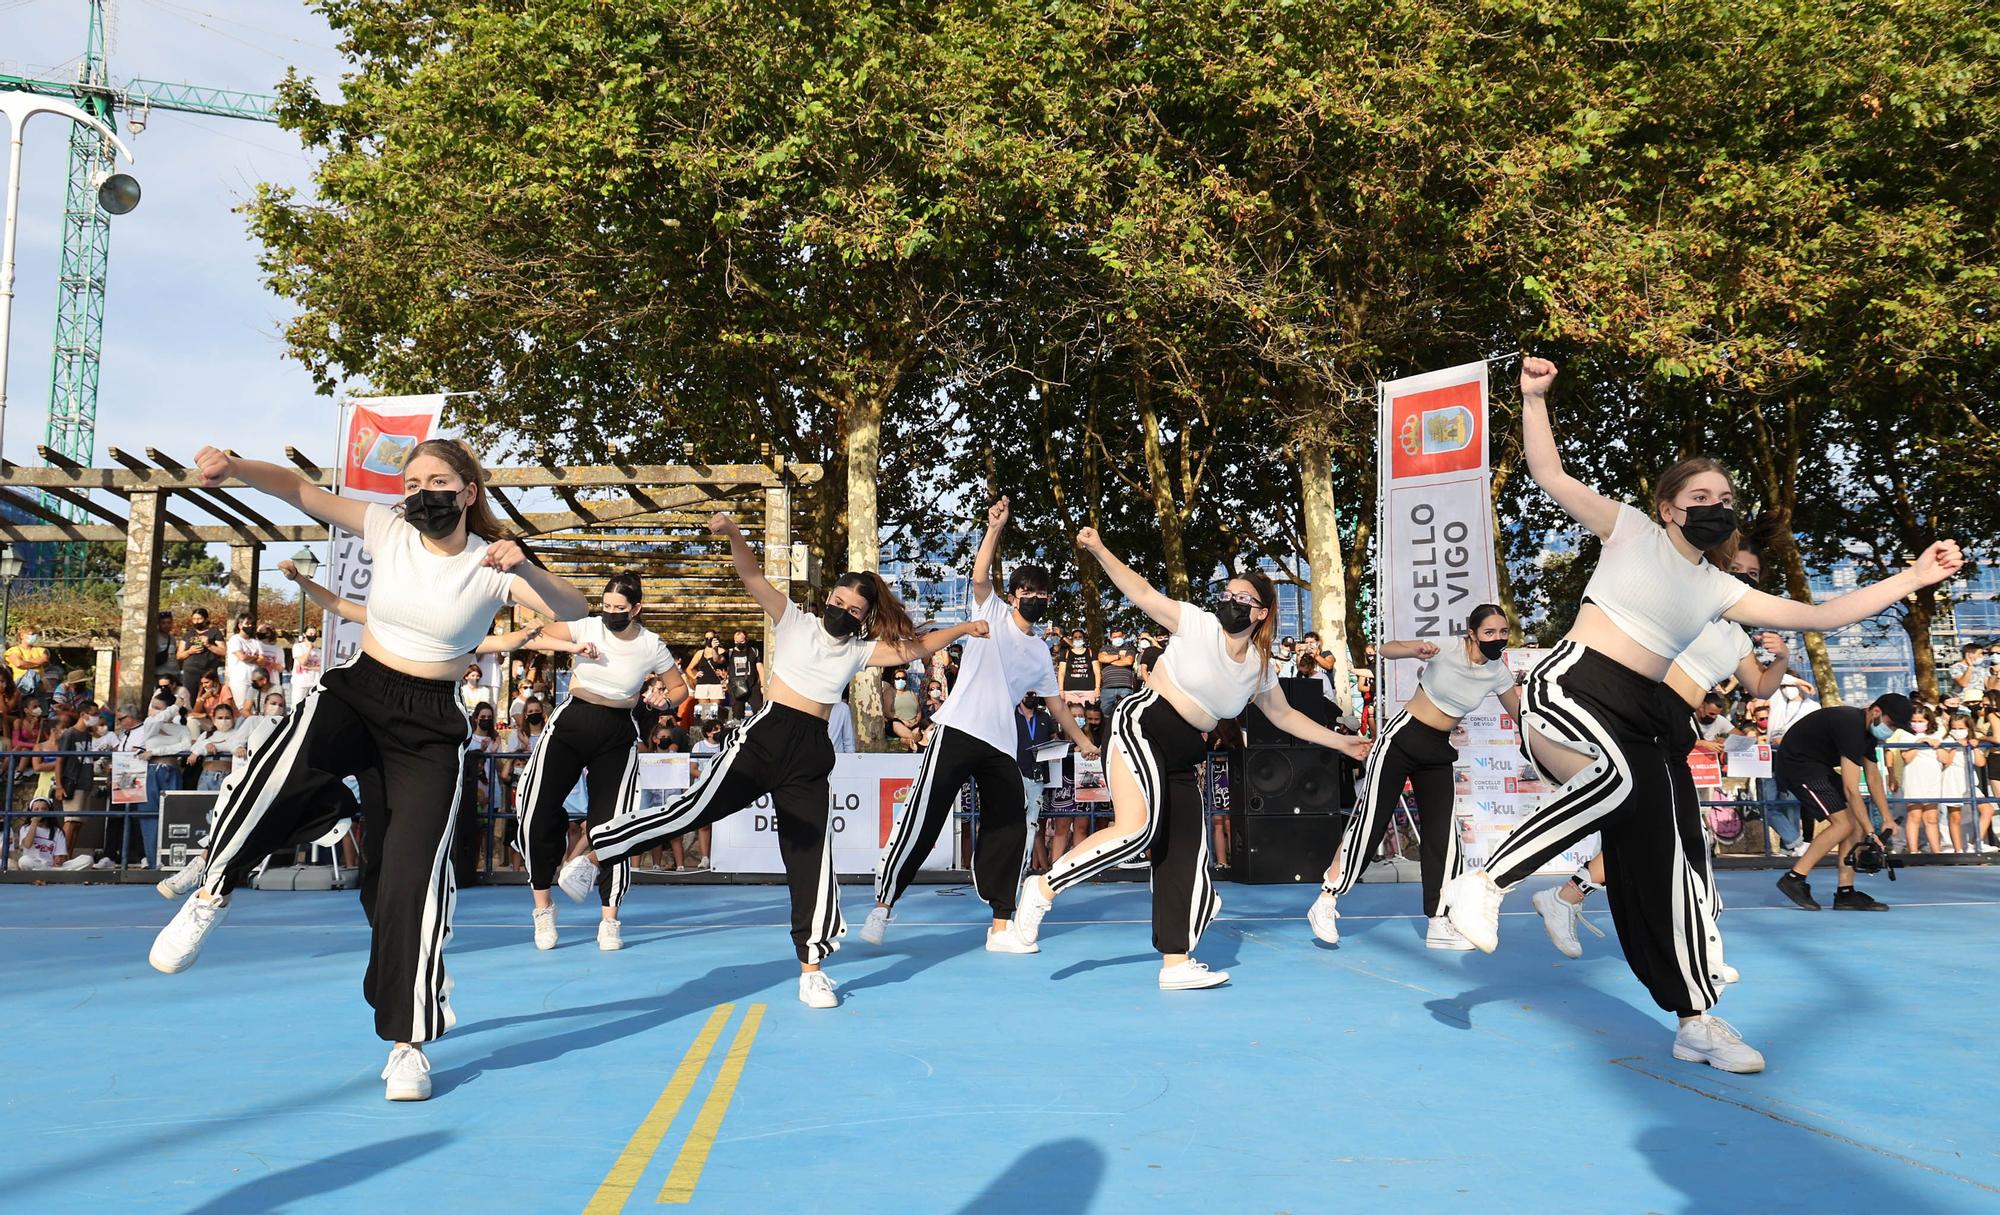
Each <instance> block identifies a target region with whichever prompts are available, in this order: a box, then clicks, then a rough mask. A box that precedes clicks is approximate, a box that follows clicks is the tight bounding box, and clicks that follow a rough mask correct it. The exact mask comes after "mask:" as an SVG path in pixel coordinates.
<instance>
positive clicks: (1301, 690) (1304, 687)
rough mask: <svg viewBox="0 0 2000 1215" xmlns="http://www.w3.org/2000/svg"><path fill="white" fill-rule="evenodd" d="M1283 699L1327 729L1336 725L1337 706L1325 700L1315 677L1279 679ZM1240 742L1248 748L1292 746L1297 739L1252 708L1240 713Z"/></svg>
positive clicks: (1323, 687) (1338, 715)
mask: <svg viewBox="0 0 2000 1215" xmlns="http://www.w3.org/2000/svg"><path fill="white" fill-rule="evenodd" d="M1278 687H1279V689H1280V690H1282V691H1283V692H1284V694H1285V700H1286V701H1287V702H1288V703H1289V704H1290V705H1291V706H1292V707H1293V708H1294V709H1297V710H1298V711H1299V712H1301V713H1304V714H1305V715H1306V716H1307V717H1310V718H1312V719H1313V720H1314V721H1316V722H1318V723H1319V724H1320V725H1322V726H1325V727H1326V728H1327V729H1329V730H1331V729H1333V728H1334V727H1335V726H1336V725H1338V724H1339V723H1340V706H1338V705H1336V704H1334V703H1333V701H1332V700H1330V699H1328V698H1327V695H1326V685H1325V684H1323V683H1321V682H1320V681H1319V680H1318V679H1316V678H1306V679H1280V680H1279V681H1278ZM1243 742H1244V745H1246V746H1251V747H1295V746H1297V745H1298V742H1299V740H1298V739H1296V738H1293V737H1292V736H1291V735H1289V734H1287V733H1285V732H1284V731H1283V730H1280V729H1278V728H1277V727H1276V726H1273V725H1272V724H1271V721H1270V719H1269V718H1267V717H1265V716H1264V711H1263V710H1262V709H1260V708H1258V707H1257V706H1256V705H1254V704H1253V705H1250V706H1249V707H1247V708H1245V709H1244V710H1243Z"/></svg>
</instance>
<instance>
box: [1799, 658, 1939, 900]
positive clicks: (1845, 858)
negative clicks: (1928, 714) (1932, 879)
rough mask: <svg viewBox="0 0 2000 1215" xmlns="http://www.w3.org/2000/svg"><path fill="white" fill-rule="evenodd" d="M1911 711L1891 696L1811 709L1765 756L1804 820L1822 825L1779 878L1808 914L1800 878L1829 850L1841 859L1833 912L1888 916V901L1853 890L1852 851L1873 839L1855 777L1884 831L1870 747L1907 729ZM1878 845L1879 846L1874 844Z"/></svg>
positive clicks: (1883, 796) (1884, 803)
mask: <svg viewBox="0 0 2000 1215" xmlns="http://www.w3.org/2000/svg"><path fill="white" fill-rule="evenodd" d="M1914 712H1915V707H1914V706H1913V705H1911V703H1910V698H1909V697H1907V696H1903V695H1900V694H1898V693H1895V692H1891V693H1889V694H1888V695H1886V696H1880V697H1877V698H1876V700H1875V703H1873V704H1871V705H1869V706H1868V707H1867V708H1866V709H1857V708H1854V707H1853V706H1851V705H1834V706H1831V707H1828V708H1823V709H1815V710H1813V711H1812V712H1810V713H1808V714H1806V715H1805V716H1804V717H1801V718H1799V719H1798V720H1797V721H1795V722H1793V723H1792V727H1791V729H1789V730H1787V731H1785V737H1784V740H1783V741H1782V742H1780V743H1779V744H1778V746H1777V749H1776V750H1775V751H1773V752H1772V754H1771V775H1772V776H1773V777H1774V778H1775V779H1776V780H1777V782H1778V787H1779V788H1780V789H1783V790H1784V791H1785V792H1787V793H1790V794H1791V795H1792V796H1793V797H1796V798H1797V799H1798V800H1799V809H1800V811H1801V812H1802V813H1804V814H1805V815H1806V816H1807V817H1808V818H1809V819H1815V820H1819V821H1821V822H1823V823H1824V825H1823V826H1822V827H1820V828H1819V830H1818V832H1817V833H1816V834H1815V835H1814V836H1813V842H1812V844H1811V846H1810V847H1808V848H1807V849H1806V851H1805V855H1803V856H1801V857H1800V858H1799V859H1798V863H1797V864H1795V865H1793V866H1792V868H1791V871H1790V872H1788V873H1786V874H1785V876H1783V877H1781V878H1779V879H1778V890H1779V891H1780V892H1781V893H1782V894H1783V895H1784V896H1785V897H1786V898H1788V899H1790V900H1791V901H1792V902H1794V903H1797V904H1798V905H1799V906H1800V907H1803V908H1804V909H1805V910H1807V911H1818V910H1819V909H1820V905H1819V903H1818V902H1816V901H1815V900H1814V899H1813V896H1812V889H1811V887H1809V886H1808V885H1807V884H1806V875H1807V874H1809V873H1811V872H1812V867H1813V866H1814V865H1817V864H1819V862H1820V860H1821V859H1822V858H1823V857H1825V856H1826V854H1827V853H1829V852H1832V853H1834V855H1835V856H1837V857H1838V858H1839V861H1838V863H1839V866H1840V886H1839V888H1838V889H1836V890H1835V891H1834V895H1833V909H1834V910H1835V911H1887V910H1889V907H1888V904H1886V903H1881V902H1878V901H1876V900H1875V899H1872V898H1870V897H1868V895H1866V894H1864V893H1862V892H1861V891H1859V890H1856V889H1855V888H1854V864H1853V852H1852V849H1853V848H1854V846H1855V845H1857V844H1859V843H1861V841H1863V840H1864V839H1869V838H1873V837H1874V835H1875V832H1874V830H1873V829H1872V828H1871V827H1870V826H1869V822H1868V807H1867V805H1866V803H1864V802H1863V801H1862V800H1861V779H1862V777H1863V775H1864V774H1865V775H1866V776H1867V778H1868V795H1869V796H1870V797H1872V798H1874V799H1875V806H1876V808H1877V809H1878V810H1880V811H1881V812H1882V830H1883V832H1884V833H1885V834H1886V833H1888V832H1891V831H1894V830H1895V829H1896V823H1895V820H1894V819H1893V818H1891V817H1890V814H1889V798H1888V792H1887V790H1888V787H1889V786H1888V782H1887V781H1885V780H1884V779H1883V777H1882V767H1881V765H1880V764H1878V763H1876V762H1875V745H1876V743H1878V742H1880V741H1881V740H1883V739H1886V738H1888V737H1889V736H1890V734H1891V733H1893V732H1894V731H1895V730H1897V729H1902V730H1907V729H1909V728H1910V718H1911V716H1912V714H1913V713H1914ZM1877 843H1878V844H1879V843H1880V841H1879V840H1877Z"/></svg>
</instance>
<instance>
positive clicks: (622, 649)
mask: <svg viewBox="0 0 2000 1215" xmlns="http://www.w3.org/2000/svg"><path fill="white" fill-rule="evenodd" d="M643 598H644V595H643V593H642V590H641V588H640V585H639V575H638V574H636V573H634V572H632V571H631V570H624V571H621V572H619V573H616V574H613V575H611V580H610V581H609V582H606V583H605V584H604V593H603V594H602V595H601V596H600V597H599V599H598V607H599V614H598V615H596V616H593V617H590V618H588V619H585V620H578V621H575V622H573V623H570V624H552V625H550V626H549V627H548V629H547V631H546V632H545V633H544V636H548V637H551V638H553V639H554V640H556V641H559V642H569V643H571V644H580V645H582V646H584V647H585V649H586V650H588V651H589V656H579V657H578V658H577V660H576V661H575V664H574V665H573V666H572V667H571V668H570V676H569V699H568V700H565V701H564V702H563V703H562V704H561V705H560V706H558V707H557V709H556V711H555V714H554V715H553V716H552V717H550V718H549V725H548V729H547V731H546V732H545V733H544V735H543V737H542V741H541V745H539V746H537V747H536V748H535V753H534V754H533V755H532V756H530V757H529V759H528V770H527V773H526V775H525V777H524V778H523V780H522V782H521V807H522V815H523V821H522V823H521V851H522V852H524V853H525V854H526V855H527V859H528V885H529V886H530V887H531V888H532V889H533V891H534V896H535V910H534V922H535V948H537V949H553V948H555V944H556V905H555V900H553V899H551V898H550V897H549V882H550V879H551V878H552V877H553V876H554V875H555V872H556V866H557V865H558V864H560V863H561V861H562V857H563V852H564V851H565V847H566V844H567V839H566V835H567V826H568V822H569V816H568V815H567V814H565V813H564V812H563V798H565V797H567V796H568V795H569V791H570V790H571V789H572V788H573V787H575V785H576V780H577V777H578V776H581V775H583V773H584V772H586V771H588V772H589V774H590V775H589V790H590V813H589V816H588V817H589V822H590V825H591V826H593V827H594V826H597V825H598V824H600V823H605V822H609V821H610V819H611V816H612V815H613V814H618V813H624V812H625V811H628V810H630V809H632V807H633V805H634V804H635V803H634V801H633V799H634V798H635V797H637V796H638V792H639V719H638V704H639V696H640V694H641V693H643V692H644V691H645V690H646V681H647V680H648V679H650V678H652V677H653V676H655V675H658V676H660V677H661V678H662V679H664V680H665V681H666V685H667V696H668V698H669V703H678V702H680V701H682V700H685V699H687V697H688V695H689V693H688V686H687V682H686V681H685V680H683V679H682V678H681V668H680V664H679V663H678V662H676V661H675V660H674V655H673V651H671V650H669V649H667V646H666V643H665V642H663V641H661V640H660V638H659V635H658V634H656V633H654V632H653V631H652V630H651V629H649V628H647V627H646V626H645V625H643V624H641V623H640V622H639V613H640V608H641V601H642V599H643ZM558 882H559V884H560V885H561V886H562V891H563V893H564V894H566V895H568V896H569V897H570V898H571V899H573V900H575V901H576V902H578V903H581V902H583V900H584V899H585V898H587V897H588V896H589V894H590V887H591V885H592V883H593V882H595V884H596V886H597V896H598V907H599V910H598V921H597V947H598V948H599V949H623V948H624V947H625V941H624V937H623V936H622V934H621V932H620V925H619V922H618V905H619V904H620V903H622V902H623V901H624V899H625V892H626V891H627V890H629V889H631V886H632V865H631V863H630V862H629V861H619V862H618V863H616V864H614V865H607V866H605V867H604V869H603V871H602V873H600V872H599V871H598V867H597V866H595V865H593V864H591V863H590V861H588V860H587V859H585V858H583V857H577V858H576V859H575V860H573V861H571V862H570V863H569V864H567V865H564V866H563V869H562V876H561V878H560V879H558Z"/></svg>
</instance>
